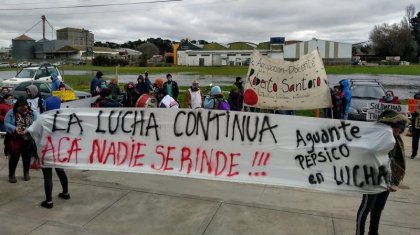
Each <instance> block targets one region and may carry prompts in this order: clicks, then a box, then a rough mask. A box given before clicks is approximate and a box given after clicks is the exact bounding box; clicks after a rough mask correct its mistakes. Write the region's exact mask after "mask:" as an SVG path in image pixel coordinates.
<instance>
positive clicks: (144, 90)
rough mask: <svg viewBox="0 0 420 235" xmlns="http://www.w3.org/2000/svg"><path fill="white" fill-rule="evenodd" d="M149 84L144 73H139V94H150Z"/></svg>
mask: <svg viewBox="0 0 420 235" xmlns="http://www.w3.org/2000/svg"><path fill="white" fill-rule="evenodd" d="M149 89H150V87H149V85H148V84H147V83H146V81H145V79H144V77H143V75H141V74H140V75H139V76H138V78H137V84H136V90H137V93H139V95H140V96H141V95H143V94H148V93H149Z"/></svg>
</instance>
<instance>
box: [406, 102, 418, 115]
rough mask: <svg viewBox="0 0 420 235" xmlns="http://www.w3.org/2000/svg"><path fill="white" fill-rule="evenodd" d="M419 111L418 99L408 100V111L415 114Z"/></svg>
mask: <svg viewBox="0 0 420 235" xmlns="http://www.w3.org/2000/svg"><path fill="white" fill-rule="evenodd" d="M419 104H420V102H419ZM419 109H420V107H419V106H418V104H417V100H416V99H408V111H409V112H410V113H414V112H416V110H419ZM417 112H418V111H417Z"/></svg>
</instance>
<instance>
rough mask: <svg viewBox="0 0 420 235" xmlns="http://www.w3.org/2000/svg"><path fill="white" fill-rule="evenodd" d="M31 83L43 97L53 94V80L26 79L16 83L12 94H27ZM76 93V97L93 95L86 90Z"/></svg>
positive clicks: (19, 95) (16, 95)
mask: <svg viewBox="0 0 420 235" xmlns="http://www.w3.org/2000/svg"><path fill="white" fill-rule="evenodd" d="M29 85H35V86H36V87H37V88H38V92H40V93H41V96H42V97H43V98H45V97H48V96H51V92H52V89H51V82H46V81H26V82H21V83H19V84H18V85H16V87H15V88H14V89H13V90H12V91H11V94H12V95H13V96H14V97H15V98H19V97H21V96H26V88H27V87H28V86H29ZM65 86H66V90H73V89H72V88H71V87H70V86H68V85H67V84H65ZM74 92H75V94H76V97H77V98H78V99H84V98H89V97H91V94H90V93H88V92H84V91H74Z"/></svg>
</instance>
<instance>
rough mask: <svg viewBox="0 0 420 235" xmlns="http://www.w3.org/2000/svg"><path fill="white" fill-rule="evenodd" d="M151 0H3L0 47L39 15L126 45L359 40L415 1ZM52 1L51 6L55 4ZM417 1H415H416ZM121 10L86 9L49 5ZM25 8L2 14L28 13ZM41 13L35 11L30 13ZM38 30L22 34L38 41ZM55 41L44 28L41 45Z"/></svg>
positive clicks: (59, 25) (58, 24) (57, 25)
mask: <svg viewBox="0 0 420 235" xmlns="http://www.w3.org/2000/svg"><path fill="white" fill-rule="evenodd" d="M147 1H153V0H114V1H107V0H78V1H77V0H59V1H57V0H37V1H34V0H2V1H1V4H0V22H1V23H0V46H1V47H5V46H6V47H7V46H9V45H11V39H12V38H15V37H17V36H19V35H21V34H23V33H25V32H26V31H27V30H29V29H30V28H31V27H32V26H34V24H36V23H37V22H38V21H39V20H40V18H41V15H43V14H45V15H46V17H47V19H48V21H49V22H50V23H51V24H52V26H53V27H54V29H60V28H64V27H75V28H85V29H88V30H90V31H92V32H93V33H94V35H95V41H103V42H105V41H113V42H118V43H122V42H126V41H129V40H131V41H134V40H137V39H146V38H149V37H155V38H156V37H161V38H165V39H170V40H176V41H179V40H180V39H183V38H189V39H204V40H207V41H210V42H211V41H215V42H221V43H228V42H234V41H249V42H255V43H258V42H262V41H268V40H269V38H270V37H272V36H283V37H286V40H310V39H311V38H313V37H316V38H319V39H326V40H334V41H340V42H351V43H356V42H362V41H366V40H368V39H369V32H370V31H371V30H372V29H373V27H374V26H375V25H377V24H382V23H398V22H400V21H401V19H402V18H403V17H404V15H405V7H406V6H407V5H409V4H411V3H413V4H415V7H416V12H418V11H419V10H420V3H419V1H414V0H368V1H366V0H351V1H348V0H183V1H176V2H165V3H163V2H161V3H148V4H137V3H141V2H147ZM54 2H56V3H54ZM416 2H417V3H416ZM119 3H121V4H126V3H136V4H131V5H114V6H106V7H105V6H103V7H89V8H81V7H79V8H65V9H59V8H56V7H67V6H85V5H97V4H119ZM27 8H30V9H31V10H5V9H27ZM34 8H41V9H34ZM41 30H42V27H41V25H38V26H36V27H34V28H33V29H32V30H31V31H29V32H28V33H27V35H28V36H30V37H32V38H34V39H35V40H39V39H41V38H42V33H41ZM53 37H54V38H55V34H54V35H53V34H52V30H51V28H49V27H47V39H52V38H53Z"/></svg>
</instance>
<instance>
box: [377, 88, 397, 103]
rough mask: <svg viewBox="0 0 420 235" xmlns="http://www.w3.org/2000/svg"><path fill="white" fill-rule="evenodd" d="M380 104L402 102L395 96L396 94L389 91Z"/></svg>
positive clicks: (380, 100)
mask: <svg viewBox="0 0 420 235" xmlns="http://www.w3.org/2000/svg"><path fill="white" fill-rule="evenodd" d="M379 102H380V103H388V104H401V101H400V99H399V98H398V96H394V92H393V91H391V90H387V91H386V92H385V96H383V97H382V98H381V99H379Z"/></svg>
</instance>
